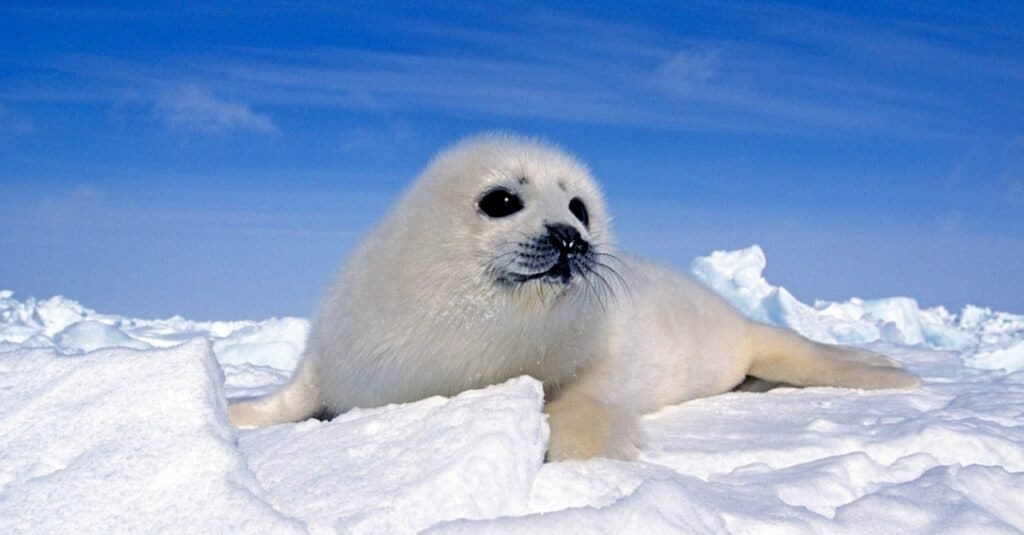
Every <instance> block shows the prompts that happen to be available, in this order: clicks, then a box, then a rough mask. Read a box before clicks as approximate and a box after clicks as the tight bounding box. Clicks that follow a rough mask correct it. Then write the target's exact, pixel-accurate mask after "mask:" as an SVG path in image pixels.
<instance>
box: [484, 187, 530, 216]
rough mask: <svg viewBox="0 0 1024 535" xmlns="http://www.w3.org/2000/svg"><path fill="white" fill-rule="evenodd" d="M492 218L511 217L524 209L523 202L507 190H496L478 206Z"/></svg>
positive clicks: (486, 196)
mask: <svg viewBox="0 0 1024 535" xmlns="http://www.w3.org/2000/svg"><path fill="white" fill-rule="evenodd" d="M478 206H479V207H480V210H481V211H483V213H485V214H487V215H489V216H491V217H505V216H510V215H512V214H514V213H516V212H518V211H520V210H522V209H523V200H522V199H520V198H519V196H518V195H516V194H515V193H512V192H511V191H509V190H507V189H501V188H499V189H496V190H493V191H491V192H490V193H488V194H487V195H484V196H483V198H482V199H480V202H479V204H478Z"/></svg>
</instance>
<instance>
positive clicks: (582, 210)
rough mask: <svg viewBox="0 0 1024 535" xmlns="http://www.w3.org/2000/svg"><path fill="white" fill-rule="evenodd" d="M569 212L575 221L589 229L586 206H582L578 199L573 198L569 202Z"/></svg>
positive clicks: (588, 216)
mask: <svg viewBox="0 0 1024 535" xmlns="http://www.w3.org/2000/svg"><path fill="white" fill-rule="evenodd" d="M569 211H570V212H572V215H574V216H576V219H579V220H580V223H583V226H584V227H587V228H590V214H588V213H587V205H585V204H583V201H581V200H580V198H579V197H573V199H572V200H571V201H569Z"/></svg>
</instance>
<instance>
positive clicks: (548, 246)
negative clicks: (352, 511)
mask: <svg viewBox="0 0 1024 535" xmlns="http://www.w3.org/2000/svg"><path fill="white" fill-rule="evenodd" d="M611 243H612V238H611V233H610V229H609V225H608V216H607V214H606V212H605V207H604V202H603V199H602V197H601V193H600V191H599V190H598V188H597V186H596V184H595V183H594V181H593V180H592V179H591V177H590V174H589V172H588V171H587V170H586V168H585V167H584V166H583V165H582V164H580V163H579V162H578V161H576V160H575V159H574V158H572V157H571V156H569V155H567V154H565V153H564V152H562V151H559V150H557V149H555V148H553V147H550V146H548V145H545V144H543V143H540V142H538V141H534V140H525V139H521V138H517V137H513V136H506V135H486V136H480V137H476V138H471V139H469V140H466V141H463V142H462V143H460V144H458V145H456V146H455V147H453V148H451V149H449V150H447V151H445V152H443V153H442V154H441V155H439V156H438V157H437V158H436V159H435V160H434V161H433V162H432V163H431V164H430V165H429V166H428V167H427V169H426V170H425V171H424V172H423V174H422V175H421V176H420V178H419V179H418V180H417V181H416V182H415V183H414V184H413V185H412V186H411V188H410V189H409V190H408V191H407V192H406V193H405V194H404V196H403V197H402V199H401V200H400V201H399V202H398V203H397V205H396V206H395V208H394V209H393V210H392V212H391V213H390V214H389V215H388V216H387V217H386V218H385V219H384V220H383V221H382V222H381V223H380V225H378V227H377V228H376V229H374V230H373V231H372V232H371V233H370V235H369V236H368V237H367V238H366V240H365V241H364V242H363V243H362V245H361V246H360V247H359V248H358V250H357V251H356V252H355V254H354V255H353V256H352V258H350V260H349V261H348V263H347V264H346V266H345V268H344V269H343V270H342V272H341V273H340V274H339V276H338V278H337V280H336V281H335V283H334V285H333V286H332V288H331V290H330V292H329V294H328V296H327V298H326V299H325V300H324V302H323V304H322V305H321V309H320V311H319V313H318V315H317V317H316V319H315V322H314V325H313V329H312V332H311V333H310V337H309V340H308V342H307V347H306V352H305V354H304V356H303V360H302V362H301V363H300V365H299V368H298V370H297V371H296V373H295V375H294V377H293V378H292V381H291V382H290V383H289V384H288V385H287V386H286V387H285V388H283V389H282V390H281V391H279V392H277V393H275V394H272V395H270V396H268V397H266V398H263V399H259V400H254V401H246V402H241V403H238V404H235V405H233V406H232V407H231V419H232V422H233V423H235V425H238V426H240V427H255V426H261V425H268V424H273V423H279V422H286V421H295V420H300V419H304V418H307V417H309V416H312V415H314V414H317V413H322V412H324V411H326V412H328V413H331V414H338V413H341V412H344V411H346V410H348V409H350V408H353V407H373V406H379V405H383V404H387V403H398V402H408V401H414V400H418V399H422V398H424V397H428V396H432V395H453V394H455V393H457V392H460V391H463V390H467V389H471V388H478V387H482V386H486V385H489V384H494V383H498V382H502V381H504V380H507V379H509V378H512V377H516V376H519V375H524V374H528V375H531V376H533V377H535V378H537V379H539V380H541V381H542V382H543V383H544V385H545V391H546V393H547V396H548V400H549V401H548V403H547V405H546V407H545V410H546V411H547V412H548V414H549V423H550V426H551V444H550V447H549V457H550V458H554V459H563V458H586V457H590V456H594V455H604V456H612V457H620V458H630V457H632V456H634V455H635V453H636V448H637V446H638V445H639V444H640V442H641V437H640V433H639V431H638V428H637V417H638V415H640V414H642V413H644V412H648V411H651V410H655V409H658V408H660V407H663V406H665V405H668V404H672V403H678V402H681V401H685V400H688V399H693V398H696V397H702V396H708V395H713V394H718V393H722V392H726V391H729V390H731V389H733V388H734V387H736V385H738V384H739V383H741V382H742V381H743V379H744V378H745V377H746V376H747V375H752V376H755V377H759V378H762V379H766V380H769V381H779V382H785V383H789V384H794V385H802V386H813V385H822V386H847V387H857V388H892V387H911V386H913V385H915V384H917V380H916V379H915V378H914V377H913V376H912V375H910V374H908V373H906V372H904V371H902V370H900V369H898V367H896V366H895V364H894V363H893V362H892V361H890V360H888V359H886V358H885V357H882V356H880V355H876V354H874V353H871V352H867V351H863V350H857V349H852V348H844V347H838V346H827V345H823V344H817V343H814V342H811V341H809V340H807V339H805V338H803V337H800V336H799V335H796V334H794V333H791V332H788V331H784V330H781V329H777V328H774V327H769V326H766V325H761V324H758V323H754V322H751V321H749V320H746V319H745V318H743V317H742V316H741V315H740V314H739V313H738V312H736V311H735V310H734V309H733V308H732V307H731V306H729V304H728V303H726V302H725V301H724V300H723V299H721V298H720V297H719V296H717V295H716V294H714V293H713V292H712V291H710V290H709V289H707V288H705V287H704V286H703V285H701V284H700V283H699V282H697V281H695V280H694V279H692V278H690V277H689V276H687V275H683V274H680V273H676V272H673V271H671V270H668V269H665V268H662V267H659V266H656V265H653V264H650V263H647V262H644V261H642V260H638V259H633V258H627V257H620V256H619V255H618V253H617V252H616V250H615V249H613V247H612V245H611Z"/></svg>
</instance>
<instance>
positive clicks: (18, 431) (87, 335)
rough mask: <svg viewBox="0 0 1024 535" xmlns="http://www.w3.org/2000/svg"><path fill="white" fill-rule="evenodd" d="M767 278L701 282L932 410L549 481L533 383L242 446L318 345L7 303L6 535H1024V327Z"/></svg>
mask: <svg viewBox="0 0 1024 535" xmlns="http://www.w3.org/2000/svg"><path fill="white" fill-rule="evenodd" d="M765 264H766V260H765V256H764V253H763V252H762V251H761V249H760V248H758V247H756V246H755V247H751V248H748V249H744V250H740V251H731V252H716V253H713V254H711V255H709V256H707V257H703V258H699V259H697V260H696V261H695V262H694V264H693V267H692V271H693V273H694V275H695V276H696V277H697V278H699V279H700V280H702V281H704V282H705V283H706V284H707V285H709V286H710V287H712V288H714V289H715V290H716V291H718V292H719V293H721V294H722V295H724V296H725V297H726V298H727V299H729V300H730V301H731V302H732V303H733V304H734V305H735V306H736V307H737V308H739V309H740V310H741V311H743V313H745V314H747V315H748V316H750V317H752V318H754V319H757V320H759V321H763V322H767V323H772V324H776V325H781V326H786V327H789V328H792V329H794V330H796V331H798V332H800V333H802V334H804V335H805V336H808V337H810V338H813V339H815V340H819V341H823V342H829V343H843V344H853V345H861V346H864V347H868V348H871V349H873V350H876V351H879V352H882V353H885V354H887V355H889V356H891V357H893V358H895V359H897V360H899V361H901V362H902V363H903V364H904V365H905V366H906V367H907V368H909V369H910V370H911V371H913V372H914V373H916V374H918V375H919V376H921V377H922V380H923V384H922V386H921V388H919V389H917V390H915V391H911V392H895V391H882V392H863V391H855V390H844V389H833V388H812V389H791V388H782V389H776V390H773V391H770V392H767V393H750V392H733V393H728V394H723V395H719V396H715V397H711V398H705V399H700V400H695V401H691V402H687V403H683V404H681V405H678V406H672V407H666V408H664V409H662V410H661V411H659V412H657V413H655V414H651V415H648V416H646V417H645V418H644V427H645V431H646V432H647V434H648V437H649V441H648V444H647V446H646V448H645V449H644V451H643V452H642V455H641V458H640V459H639V460H638V461H635V462H620V461H611V460H606V459H595V460H591V461H587V462H566V463H547V464H545V463H544V462H543V455H544V450H545V447H546V441H547V434H548V430H547V425H546V421H545V418H544V417H543V413H542V412H541V408H542V406H543V391H542V389H541V388H540V385H539V384H538V383H537V382H536V381H534V380H533V379H530V378H528V377H522V378H516V379H512V380H510V381H508V382H506V383H504V384H501V385H495V386H492V387H489V388H485V389H482V390H477V391H470V392H465V393H463V394H460V395H458V396H456V397H453V398H430V399H426V400H422V401H419V402H416V403H409V404H404V405H391V406H387V407H380V408H375V409H357V410H353V411H351V412H349V413H346V414H344V415H342V416H341V417H339V418H336V419H335V420H333V421H330V422H320V421H316V420H310V421H306V422H300V423H295V424H286V425H280V426H274V427H270V428H266V429H260V430H254V431H244V432H239V431H237V430H235V429H233V428H232V427H231V426H230V425H229V424H228V422H227V418H226V414H225V397H227V398H235V397H244V396H252V395H258V394H261V393H265V392H268V391H271V390H273V389H275V388H276V387H278V386H279V385H281V384H282V383H283V382H285V381H286V380H287V379H288V377H289V374H290V371H291V369H293V368H294V366H295V364H296V363H297V362H298V359H299V356H300V354H301V351H302V347H303V344H304V341H305V337H306V334H307V332H308V329H309V324H308V322H307V321H306V320H304V319H299V318H280V319H269V320H265V321H259V322H253V321H223V322H222V321H217V322H194V321H189V320H186V319H184V318H180V317H174V318H169V319H162V320H141V319H130V318H124V317H120V316H115V315H110V314H101V313H97V312H95V311H93V310H90V309H88V308H86V307H84V306H82V305H80V304H79V303H77V302H75V301H72V300H70V299H66V298H63V297H53V298H50V299H45V300H35V299H32V298H28V299H25V300H18V299H15V296H14V295H13V293H12V292H10V291H0V533H53V532H76V533H78V532H82V533H108V532H112V531H113V532H149V531H176V532H196V531H202V532H232V533H268V532H273V533H289V532H297V533H302V532H312V533H334V532H343V533H416V532H420V531H424V530H427V531H429V532H432V533H481V532H484V533H486V532H502V533H505V532H508V533H535V532H556V531H562V532H573V533H577V532H593V533H637V532H639V533H649V534H650V533H677V532H687V533H722V532H732V533H793V532H807V533H835V532H838V533H883V532H884V533H901V532H913V533H935V532H961V533H1019V532H1021V531H1022V530H1024V505H1022V504H1024V316H1019V315H1014V314H1008V313H1003V312H996V311H992V310H989V309H984V308H979V307H973V306H968V307H966V308H964V309H963V310H962V311H960V312H959V313H956V314H954V313H950V312H949V311H947V310H945V309H943V308H931V309H921V307H920V306H918V304H917V303H916V302H915V301H914V300H913V299H910V298H905V297H895V298H889V299H877V300H861V299H850V300H848V301H845V302H837V303H834V302H815V303H813V304H806V303H803V302H801V301H800V300H798V299H797V298H796V297H794V296H793V295H792V294H790V293H789V292H788V291H786V290H785V289H784V288H781V287H777V286H773V285H771V284H769V283H768V282H767V281H766V280H765V279H764V277H763V271H764V268H765ZM218 364H219V365H218Z"/></svg>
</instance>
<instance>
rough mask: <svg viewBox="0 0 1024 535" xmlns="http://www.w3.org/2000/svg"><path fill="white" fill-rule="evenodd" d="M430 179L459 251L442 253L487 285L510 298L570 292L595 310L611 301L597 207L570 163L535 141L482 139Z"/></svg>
mask: <svg viewBox="0 0 1024 535" xmlns="http://www.w3.org/2000/svg"><path fill="white" fill-rule="evenodd" d="M430 174H431V175H433V176H436V177H438V181H439V182H440V183H441V184H443V186H442V187H441V188H440V189H441V190H442V191H443V192H444V193H443V194H444V196H445V197H447V198H446V199H445V205H446V206H450V207H457V209H456V210H457V211H458V213H457V214H448V215H449V217H451V216H454V217H453V218H452V220H453V221H454V222H455V226H456V228H455V229H453V232H451V233H452V234H456V235H458V236H459V238H460V239H459V240H457V243H458V244H459V245H458V246H457V248H458V249H459V250H458V251H456V250H455V247H453V248H452V249H450V250H449V252H450V253H451V254H453V255H455V254H466V253H469V254H470V256H472V257H473V262H474V263H475V264H476V265H477V267H478V269H479V271H478V272H479V273H480V274H481V276H482V277H484V278H485V279H487V280H489V281H490V283H491V284H492V285H494V286H496V287H498V288H500V289H502V290H503V291H506V292H509V293H511V294H512V295H528V296H535V295H538V294H543V295H565V294H570V293H574V292H576V293H579V294H580V295H584V296H593V297H596V298H597V300H598V301H602V302H603V301H604V300H605V298H606V297H608V296H609V294H611V293H614V292H613V289H614V288H615V287H616V286H617V284H616V282H617V281H619V280H620V279H619V277H618V273H617V272H616V270H615V263H616V259H615V257H614V256H613V255H612V250H611V243H610V242H611V236H610V231H609V228H608V219H607V215H606V212H605V207H604V202H603V200H602V197H601V193H600V190H599V189H598V188H597V186H596V184H595V183H594V180H593V179H592V178H591V177H590V174H589V172H588V171H587V170H586V168H585V167H584V166H583V165H582V164H580V163H579V162H578V161H576V160H575V159H574V158H573V157H571V156H569V155H568V154H566V153H564V152H562V151H560V150H557V149H555V148H552V147H550V146H547V145H544V144H542V143H539V142H537V141H532V140H524V139H521V138H515V137H508V136H489V137H483V138H476V139H474V140H471V141H469V142H464V143H463V144H461V145H459V146H456V147H455V148H454V149H452V150H450V151H449V152H448V153H446V154H445V155H443V156H442V157H441V158H440V159H439V160H438V161H437V162H436V163H435V166H434V169H433V172H432V173H430ZM449 235H450V234H449ZM467 243H471V244H473V245H472V251H466V250H465V249H464V248H463V247H464V245H465V244H467ZM524 289H538V290H541V291H540V292H523V291H522V290H524Z"/></svg>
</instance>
